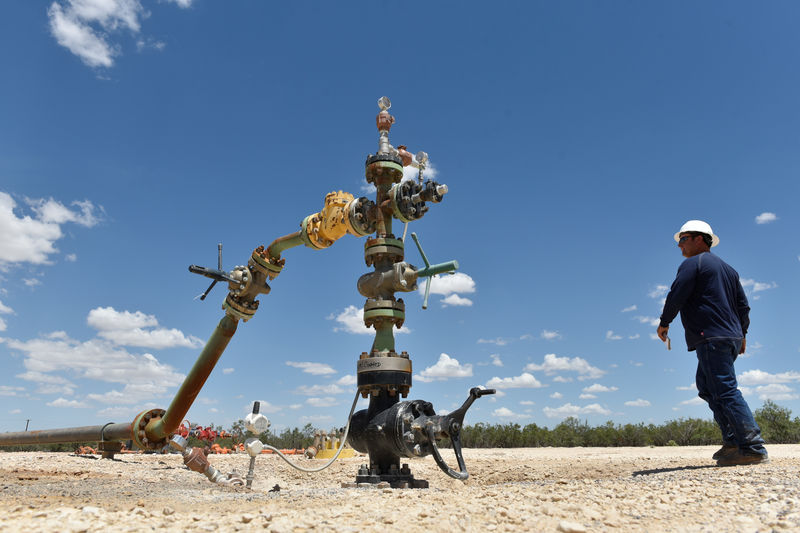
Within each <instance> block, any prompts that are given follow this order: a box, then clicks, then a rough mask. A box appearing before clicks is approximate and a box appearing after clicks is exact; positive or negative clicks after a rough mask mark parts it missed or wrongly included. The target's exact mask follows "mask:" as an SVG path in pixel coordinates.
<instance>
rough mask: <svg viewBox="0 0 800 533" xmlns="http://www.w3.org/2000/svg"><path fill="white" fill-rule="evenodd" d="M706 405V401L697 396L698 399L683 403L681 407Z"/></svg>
mask: <svg viewBox="0 0 800 533" xmlns="http://www.w3.org/2000/svg"><path fill="white" fill-rule="evenodd" d="M705 403H706V402H705V400H703V399H702V398H701V397H699V396H696V397H694V398H692V399H691V400H684V401H682V402H681V405H705Z"/></svg>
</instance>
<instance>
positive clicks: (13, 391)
mask: <svg viewBox="0 0 800 533" xmlns="http://www.w3.org/2000/svg"><path fill="white" fill-rule="evenodd" d="M21 392H25V387H12V386H10V385H0V396H19V393H21Z"/></svg>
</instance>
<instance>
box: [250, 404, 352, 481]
mask: <svg viewBox="0 0 800 533" xmlns="http://www.w3.org/2000/svg"><path fill="white" fill-rule="evenodd" d="M358 395H359V391H356V397H355V398H354V399H353V406H352V407H351V408H350V414H349V415H348V416H347V426H346V427H345V429H344V437H342V443H341V444H340V445H339V449H338V450H336V455H334V456H333V457H332V458H331V460H330V461H328V462H327V463H325V464H324V465H322V466H321V467H319V468H303V467H302V466H297V465H296V464H294V463H293V462H292V461H290V460H289V459H288V458H287V457H286V456H285V455H284V454H282V453H281V451H280V450H279V449H278V448H275V447H274V446H270V445H269V444H265V445H264V447H265V448H267V449H269V450H272V451H273V452H275V453H277V454H278V456H280V458H281V459H283V460H284V461H286V462H287V463H288V465H289V466H291V467H292V468H296V469H297V470H300V471H301V472H320V471H322V470H325V469H326V468H328V467H329V466H331V465H332V464H333V462H334V461H335V460H336V459H337V458H338V457H339V454H340V453H342V450H343V449H344V445H345V444H346V443H347V434H348V433H350V421H351V420H352V419H353V412H354V411H355V410H356V404H357V403H358Z"/></svg>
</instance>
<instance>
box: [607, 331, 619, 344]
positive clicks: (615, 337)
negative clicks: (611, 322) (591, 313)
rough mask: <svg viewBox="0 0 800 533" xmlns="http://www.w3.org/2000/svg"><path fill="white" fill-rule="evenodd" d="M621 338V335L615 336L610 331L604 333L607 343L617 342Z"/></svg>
mask: <svg viewBox="0 0 800 533" xmlns="http://www.w3.org/2000/svg"><path fill="white" fill-rule="evenodd" d="M621 338H622V335H617V334H616V333H614V332H613V331H611V330H608V331H606V340H609V341H618V340H620V339H621Z"/></svg>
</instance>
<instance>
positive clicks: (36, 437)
mask: <svg viewBox="0 0 800 533" xmlns="http://www.w3.org/2000/svg"><path fill="white" fill-rule="evenodd" d="M132 438H133V437H132V431H131V424H130V423H127V424H106V425H104V426H83V427H75V428H63V429H43V430H39V431H19V432H15V433H0V446H11V445H15V444H54V443H59V442H102V441H119V440H131V439H132Z"/></svg>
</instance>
